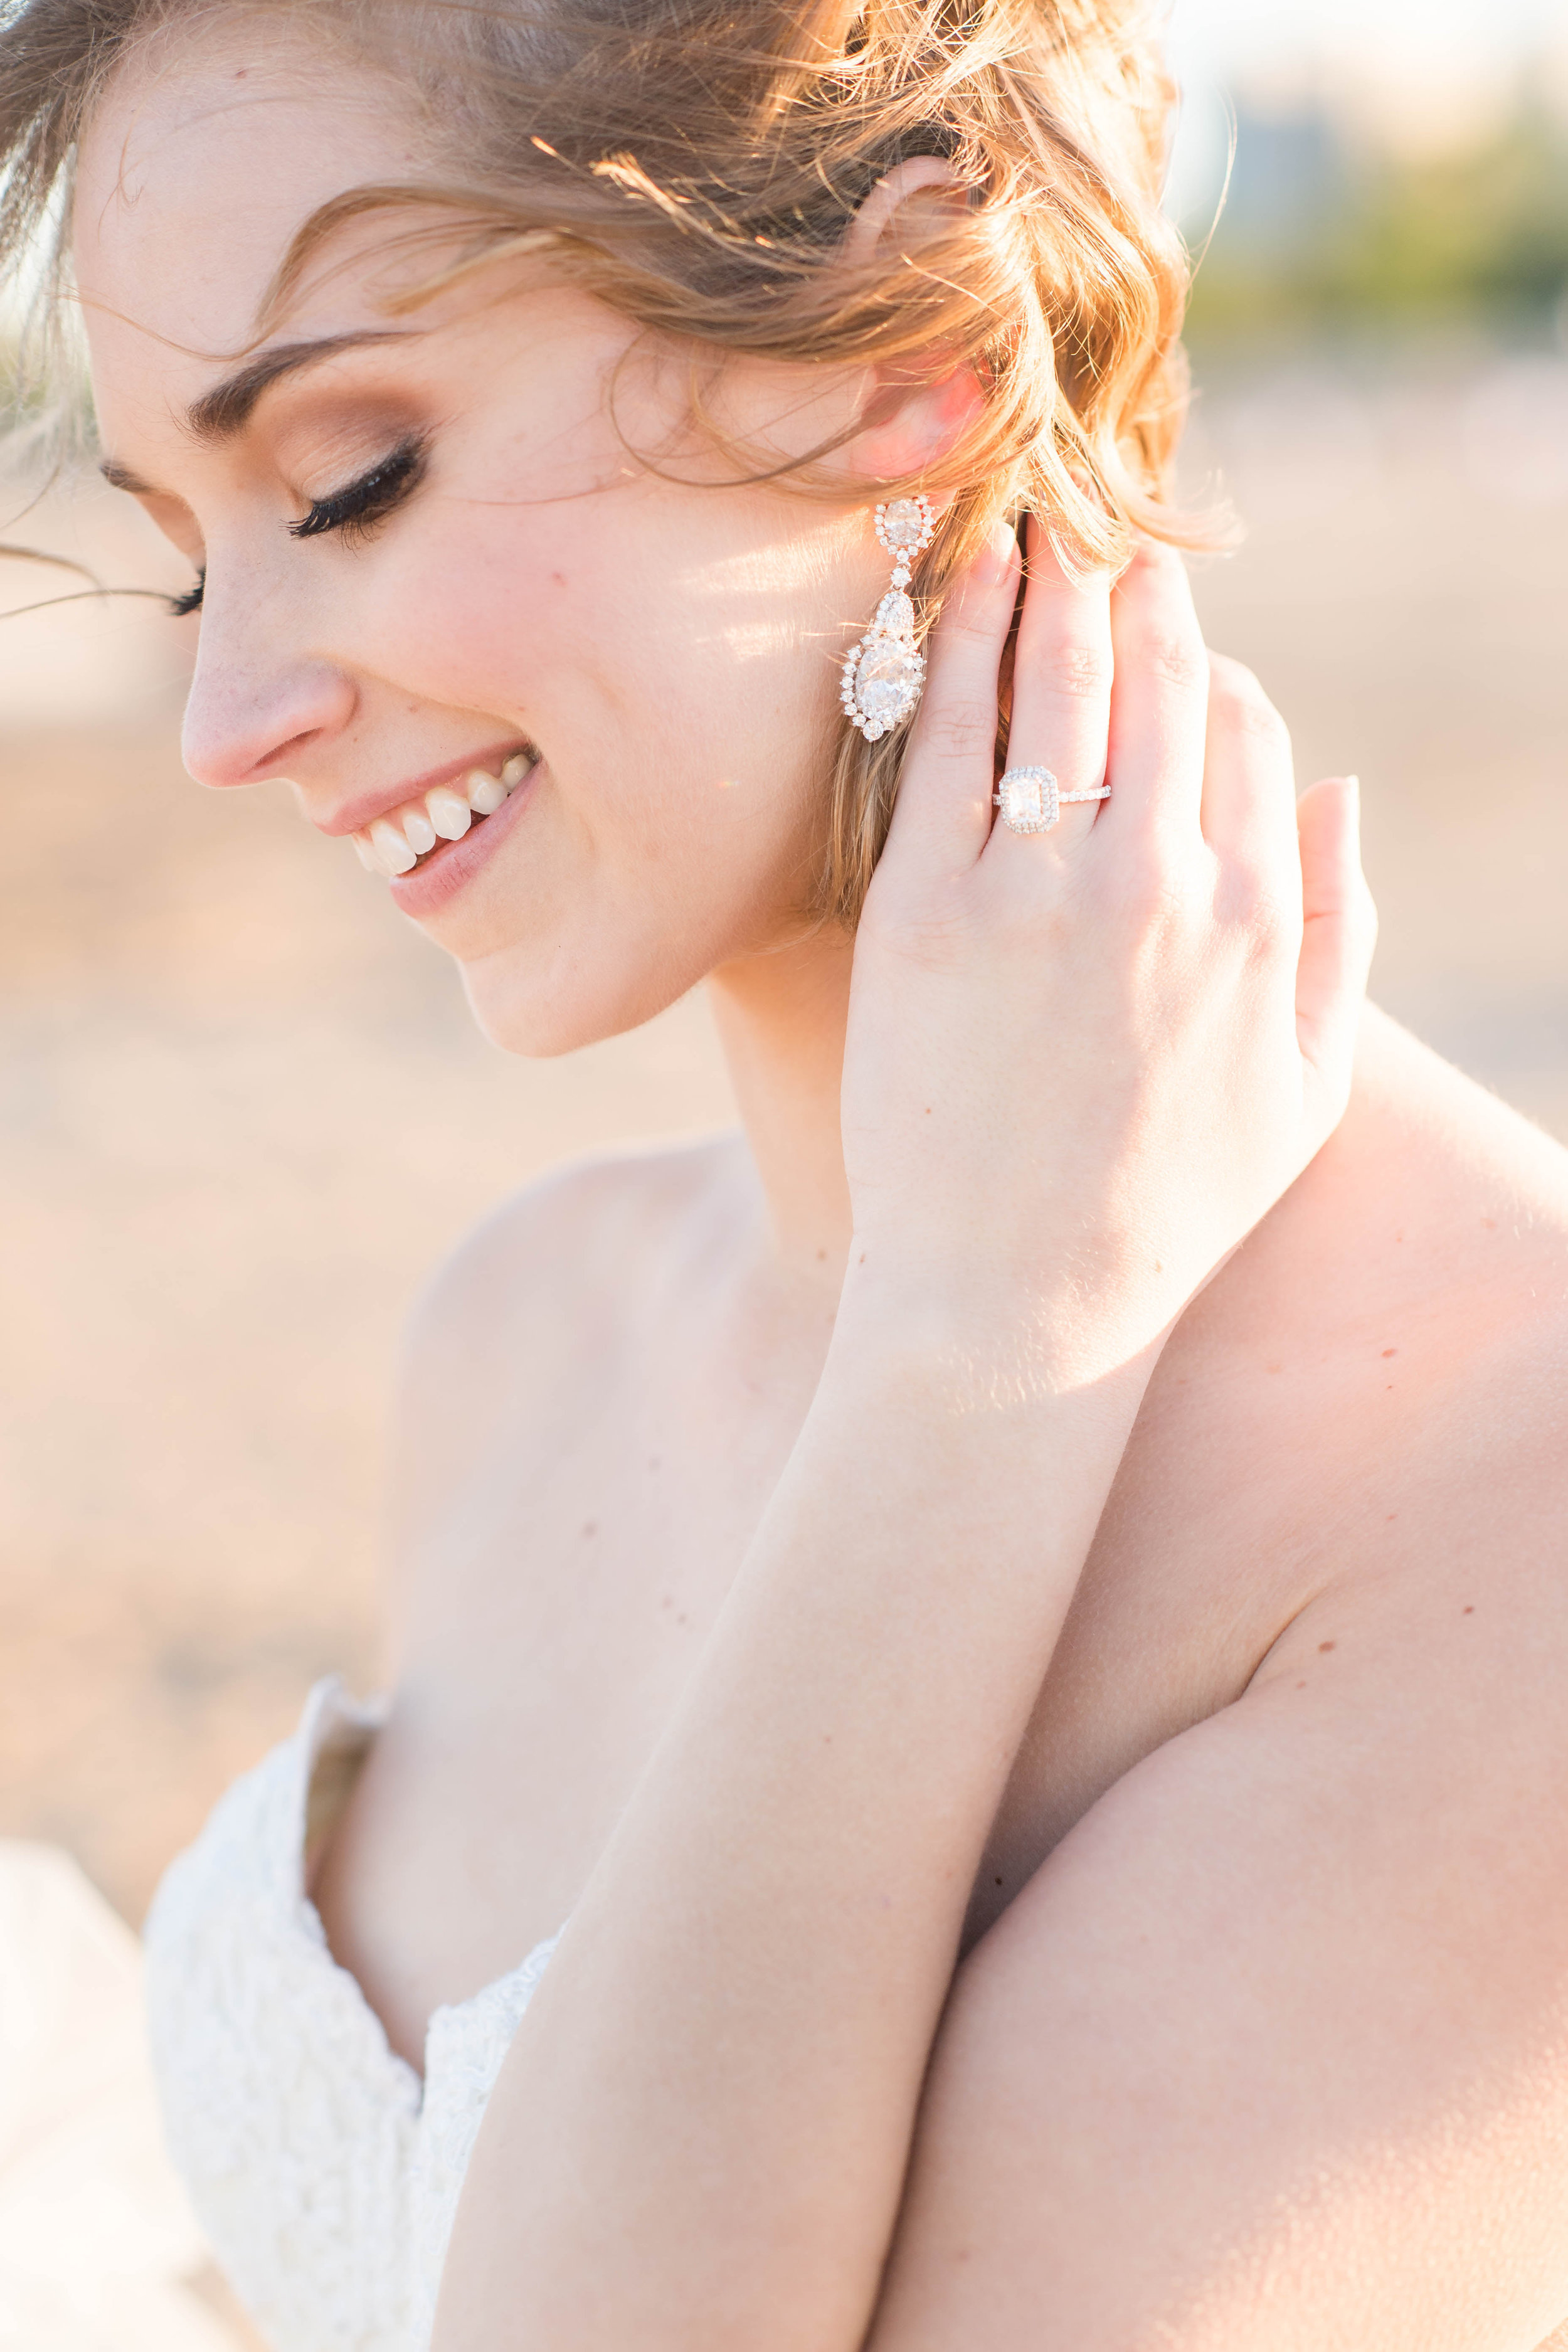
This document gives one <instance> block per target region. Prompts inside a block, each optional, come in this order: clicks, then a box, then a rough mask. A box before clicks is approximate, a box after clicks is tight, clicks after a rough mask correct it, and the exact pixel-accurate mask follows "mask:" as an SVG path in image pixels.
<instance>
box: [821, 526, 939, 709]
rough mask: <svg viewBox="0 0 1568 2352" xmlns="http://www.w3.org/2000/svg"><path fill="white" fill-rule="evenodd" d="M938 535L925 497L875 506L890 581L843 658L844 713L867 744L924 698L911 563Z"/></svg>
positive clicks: (922, 667)
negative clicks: (865, 627)
mask: <svg viewBox="0 0 1568 2352" xmlns="http://www.w3.org/2000/svg"><path fill="white" fill-rule="evenodd" d="M935 536H936V509H935V508H934V507H933V506H932V505H931V500H930V499H928V498H926V497H924V496H921V497H919V498H913V499H891V500H890V501H889V503H888V504H887V505H886V506H879V508H878V509H877V537H878V538H879V540H880V541H881V542H882V545H883V546H884V547H885V548H886V549H887V551H888V552H889V555H890V556H891V557H892V559H893V579H892V585H891V586H890V587H889V590H888V593H887V594H886V595H885V596H884V597H883V599H882V601H881V603H880V604H879V605H878V607H877V613H876V617H875V619H874V620H873V621H872V623H871V625H870V627H869V628H868V630H867V632H866V634H865V635H864V636H863V637H862V638H861V639H860V642H859V644H858V645H855V646H850V648H849V651H848V652H847V654H846V655H845V656H844V678H843V687H842V694H841V698H842V700H843V704H844V715H845V717H846V718H847V719H848V720H849V721H850V723H851V724H852V725H853V726H856V727H858V729H859V730H860V732H861V734H862V735H864V737H865V738H866V740H867V742H868V743H874V742H875V741H876V740H877V738H878V737H879V735H887V734H890V733H891V731H892V730H893V729H894V728H895V727H898V726H900V725H901V724H902V722H903V721H904V720H905V719H907V718H908V717H909V715H910V711H911V710H913V709H914V707H915V705H916V703H917V702H918V701H919V700H920V698H921V688H922V687H923V686H924V684H925V677H926V664H925V656H924V654H922V653H921V649H920V647H919V646H917V645H916V643H915V608H914V605H913V604H912V603H911V601H910V594H909V585H910V565H911V564H912V563H913V562H914V560H915V557H916V556H917V555H919V554H921V552H922V551H923V550H924V549H926V548H928V547H929V546H930V545H931V541H932V539H933V538H934V537H935Z"/></svg>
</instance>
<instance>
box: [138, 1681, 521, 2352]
mask: <svg viewBox="0 0 1568 2352" xmlns="http://www.w3.org/2000/svg"><path fill="white" fill-rule="evenodd" d="M379 1721H380V1716H379V1714H378V1712H377V1710H375V1709H374V1708H373V1707H363V1706H355V1705H354V1704H353V1702H352V1701H351V1700H349V1699H348V1698H347V1696H345V1694H344V1692H343V1689H342V1685H341V1684H340V1683H338V1682H337V1681H335V1680H333V1681H329V1682H323V1683H319V1684H318V1685H316V1688H315V1689H314V1690H313V1691H312V1692H311V1694H310V1702H309V1704H308V1705H307V1706H306V1709H305V1714H304V1718H303V1720H302V1721H301V1723H300V1728H299V1730H298V1731H297V1732H296V1733H295V1734H294V1737H293V1738H291V1739H289V1740H286V1741H285V1742H284V1743H283V1745H282V1747H280V1748H274V1750H273V1752H272V1753H271V1755H270V1756H268V1757H267V1758H266V1759H265V1760H264V1761H263V1762H262V1763H260V1764H259V1765H258V1766H257V1768H256V1769H255V1770H254V1771H253V1772H249V1773H247V1775H246V1777H245V1779H244V1780H240V1781H238V1782H237V1783H236V1785H235V1786H234V1788H232V1789H231V1790H229V1791H228V1794H227V1795H226V1797H225V1798H224V1799H223V1801H221V1803H220V1804H219V1805H218V1806H217V1807H216V1810H215V1811H214V1812H213V1815H212V1818H211V1819H210V1821H209V1822H207V1825H206V1827H205V1830H204V1831H203V1832H202V1834H201V1836H200V1837H199V1838H198V1839H197V1841H196V1843H195V1845H194V1846H192V1847H191V1848H190V1850H189V1852H188V1853H183V1854H182V1855H181V1856H180V1857H179V1859H178V1861H176V1862H175V1863H174V1865H173V1866H172V1868H171V1869H170V1871H169V1873H168V1875H167V1876H166V1877H165V1879H164V1881H163V1885H162V1886H161V1887H160V1889H159V1891H158V1895H157V1898H156V1900H155V1901H154V1903H153V1909H152V1912H151V1913H150V1915H149V1916H148V1921H147V1928H146V1938H145V1941H146V1954H147V1995H148V2003H149V2010H150V2015H151V2024H152V2032H153V2062H154V2065H155V2068H156V2071H157V2076H158V2087H159V2095H160V2098H161V2100H162V2103H163V2121H164V2128H165V2131H166V2134H167V2137H168V2144H169V2149H170V2153H171V2155H172V2156H173V2158H174V2163H175V2166H176V2168H177V2169H178V2170H179V2172H180V2173H181V2175H182V2176H183V2178H184V2183H185V2187H186V2189H187V2190H188V2191H189V2194H190V2198H191V2202H192V2204H193V2205H194V2206H195V2211H196V2216H197V2219H198V2220H199V2221H200V2222H201V2224H202V2227H203V2228H204V2230H205V2231H206V2234H207V2237H208V2239H209V2241H210V2242H211V2244H212V2246H213V2249H214V2251H215V2252H216V2255H217V2258H218V2261H219V2262H220V2263H222V2265H223V2268H224V2269H225V2271H226V2273H228V2276H229V2279H230V2281H231V2283H232V2284H233V2285H234V2287H235V2290H236V2292H237V2294H238V2295H239V2297H240V2299H241V2301H242V2302H243V2303H245V2304H246V2305H247V2307H248V2309H249V2310H250V2312H251V2313H252V2315H254V2317H255V2319H256V2321H257V2324H258V2326H259V2327H260V2328H261V2329H262V2331H263V2333H264V2334H265V2335H266V2336H267V2337H268V2340H269V2341H270V2342H271V2344H272V2345H273V2346H274V2347H276V2352H425V2347H426V2344H427V2343H428V2340H429V2335H430V2327H431V2323H432V2321H433V2319H434V2316H435V2305H436V2289H437V2282H438V2281H439V2278H440V2274H441V2265H442V2263H443V2261H444V2260H445V2257H446V2252H447V2238H448V2236H449V2235H450V2232H451V2227H452V2217H453V2214H454V2212H455V2211H456V2209H457V2202H458V2189H460V2187H461V2185H462V2180H463V2175H464V2172H465V2171H466V2170H467V2168H468V2158H469V2156H470V2154H471V2153H472V2150H473V2145H474V2139H475V2137H476V2135H477V2133H478V2131H479V2121H480V2118H481V2116H483V2114H484V2110H485V2103H486V2101H487V2100H488V2099H489V2095H490V2091H491V2088H492V2087H493V2085H494V2083H495V2079H496V2076H497V2074H499V2073H500V2066H501V2062H502V2060H503V2059H504V2058H505V2056H506V2053H507V2050H508V2048H509V2047H510V2042H511V2039H512V2036H513V2034H514V2033H515V2032H517V2028H518V2024H519V2021H521V2016H522V2013H523V2011H524V2010H525V2009H526V2008H527V2006H528V2002H529V1998H530V1996H531V1993H532V1991H533V1989H534V1987H535V1985H536V1984H537V1983H538V1982H539V1979H540V1978H541V1977H542V1975H543V1973H544V1969H545V1966H546V1964H547V1962H548V1961H549V1958H550V1955H551V1953H552V1951H553V1950H554V1948H555V1942H556V1939H555V1938H553V1937H552V1939H551V1941H550V1942H549V1943H547V1944H541V1945H540V1946H539V1948H538V1949H537V1950H536V1951H533V1952H531V1954H530V1955H529V1957H528V1958H527V1959H526V1960H524V1961H523V1963H522V1965H521V1968H518V1969H513V1970H512V1972H511V1974H510V1976H505V1977H501V1978H499V1979H497V1981H496V1982H495V1983H494V1984H490V1985H487V1986H486V1987H485V1988H484V1990H483V1991H481V1992H478V1993H475V1994H474V1996H473V1998H472V1999H471V2000H464V2001H458V2002H457V2003H456V2004H455V2005H454V2006H452V2007H450V2008H446V2009H438V2010H437V2011H436V2012H435V2014H434V2015H433V2016H432V2018H431V2020H430V2025H429V2030H428V2032H427V2034H426V2042H425V2078H424V2082H423V2084H421V2082H420V2078H419V2076H418V2075H417V2074H416V2073H415V2071H414V2069H413V2067H412V2066H410V2065H409V2064H408V2063H406V2061H405V2060H404V2059H402V2058H400V2057H399V2056H398V2055H397V2053H395V2051H394V2050H393V2049H391V2048H390V2046H389V2045H388V2042H387V2039H386V2035H385V2033H384V2031H383V2029H382V2026H381V2022H380V2021H379V2019H378V2018H377V2017H376V2016H375V2014H374V2011H372V2009H371V2008H370V2006H369V2004H368V2003H367V2001H366V2000H365V1998H364V1995H363V1993H362V1992H361V1990H360V1989H359V1986H358V1984H357V1983H356V1981H355V1979H353V1977H352V1976H350V1975H349V1973H348V1971H347V1970H346V1969H341V1968H340V1967H339V1966H338V1964H337V1962H336V1961H335V1960H334V1959H333V1958H332V1956H331V1952H330V1951H329V1950H328V1948H327V1939H326V1936H325V1933H324V1931H323V1929H322V1927H321V1918H320V1916H319V1915H318V1913H317V1911H316V1907H315V1906H314V1904H313V1903H311V1901H310V1898H309V1896H308V1895H306V1892H305V1853H306V1846H307V1841H308V1836H309V1828H310V1822H311V1818H312V1797H313V1796H314V1798H315V1800H316V1801H317V1803H318V1805H319V1804H320V1802H321V1800H322V1798H323V1796H324V1795H325V1796H327V1797H329V1799H330V1793H331V1784H332V1782H333V1780H334V1779H335V1780H337V1781H338V1782H339V1784H340V1785H341V1783H342V1779H343V1777H344V1769H345V1767H351V1766H352V1762H353V1759H354V1758H355V1757H356V1756H358V1755H359V1754H361V1753H363V1748H364V1747H365V1745H366V1743H367V1741H368V1740H369V1738H371V1736H372V1735H373V1733H374V1730H375V1728H376V1727H377V1724H378V1723H379Z"/></svg>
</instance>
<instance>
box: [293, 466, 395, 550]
mask: <svg viewBox="0 0 1568 2352" xmlns="http://www.w3.org/2000/svg"><path fill="white" fill-rule="evenodd" d="M424 471H425V444H424V442H423V441H405V443H404V444H403V446H402V447H401V448H400V449H395V450H394V451H393V453H392V455H391V457H384V458H383V459H382V461H381V463H380V465H378V466H373V467H371V469H370V471H369V473H368V474H362V475H361V476H360V478H359V479H358V481H357V482H351V483H350V484H349V485H348V488H346V489H342V490H334V491H333V493H332V495H331V498H330V499H312V500H311V501H310V510H309V512H308V513H306V514H303V515H301V516H300V520H299V521H298V522H291V523H290V524H289V538H290V539H318V538H320V537H321V533H322V532H323V531H328V530H341V531H342V532H343V534H344V536H345V538H346V539H347V541H349V543H350V544H351V545H356V544H357V543H358V541H359V539H360V536H361V534H362V533H368V532H369V531H370V530H372V529H373V528H374V525H375V524H376V523H378V522H380V521H381V520H383V518H384V516H386V515H389V514H390V513H391V512H392V510H393V509H394V507H395V506H399V505H401V504H402V502H403V500H404V499H405V498H406V497H407V496H408V494H409V492H410V491H411V490H412V489H413V488H415V486H416V483H417V482H418V479H419V477H420V475H421V474H422V473H423V472H424Z"/></svg>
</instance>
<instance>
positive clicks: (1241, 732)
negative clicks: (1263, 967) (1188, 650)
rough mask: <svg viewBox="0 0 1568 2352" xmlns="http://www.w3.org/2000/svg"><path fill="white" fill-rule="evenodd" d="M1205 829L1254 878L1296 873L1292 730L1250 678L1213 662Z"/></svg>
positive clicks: (1215, 657)
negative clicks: (1281, 871)
mask: <svg viewBox="0 0 1568 2352" xmlns="http://www.w3.org/2000/svg"><path fill="white" fill-rule="evenodd" d="M1203 828H1204V835H1205V839H1206V840H1207V842H1208V843H1209V845H1210V846H1211V848H1213V849H1215V851H1217V852H1218V853H1219V855H1220V856H1222V857H1225V858H1231V859H1237V860H1240V861H1241V862H1242V863H1243V864H1244V865H1246V866H1247V867H1248V868H1249V869H1251V870H1253V871H1255V872H1256V871H1260V870H1265V869H1269V870H1276V871H1277V870H1279V868H1281V867H1282V866H1289V869H1290V873H1291V888H1292V890H1294V888H1295V867H1296V770H1295V762H1294V761H1293V760H1292V758H1291V753H1290V730H1289V728H1288V727H1287V726H1286V724H1285V721H1284V720H1283V719H1281V717H1280V716H1279V712H1278V711H1277V710H1276V709H1275V708H1274V705H1273V704H1272V703H1271V702H1270V701H1269V699H1268V696H1267V695H1266V694H1265V693H1264V691H1263V688H1262V687H1261V686H1260V685H1259V684H1258V680H1257V678H1256V677H1254V676H1253V674H1252V672H1251V671H1250V670H1249V669H1247V668H1246V667H1244V666H1243V664H1242V663H1240V662H1238V661H1232V660H1231V659H1230V658H1229V657H1228V656H1226V655H1225V654H1211V655H1210V656H1209V703H1208V730H1207V740H1206V743H1205V755H1204V785H1203Z"/></svg>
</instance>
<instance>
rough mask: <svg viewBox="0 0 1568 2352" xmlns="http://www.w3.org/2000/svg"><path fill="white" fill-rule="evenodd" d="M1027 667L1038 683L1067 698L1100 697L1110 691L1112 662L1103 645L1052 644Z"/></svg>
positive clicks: (1094, 698)
mask: <svg viewBox="0 0 1568 2352" xmlns="http://www.w3.org/2000/svg"><path fill="white" fill-rule="evenodd" d="M1031 667H1032V668H1033V669H1034V671H1035V674H1036V676H1037V678H1038V679H1039V682H1040V684H1041V685H1042V686H1045V687H1047V688H1049V689H1050V690H1051V691H1052V692H1053V693H1056V694H1059V695H1063V696H1065V697H1066V698H1068V700H1069V701H1073V702H1098V701H1103V700H1104V699H1105V698H1107V697H1108V696H1109V695H1110V681H1111V675H1112V669H1113V664H1112V661H1111V656H1110V649H1109V648H1108V647H1105V646H1091V645H1053V646H1049V647H1048V648H1047V651H1046V652H1045V653H1044V654H1043V655H1041V656H1038V657H1037V659H1036V661H1035V662H1034V663H1032V664H1031Z"/></svg>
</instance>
